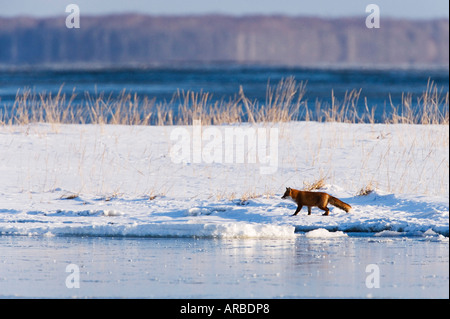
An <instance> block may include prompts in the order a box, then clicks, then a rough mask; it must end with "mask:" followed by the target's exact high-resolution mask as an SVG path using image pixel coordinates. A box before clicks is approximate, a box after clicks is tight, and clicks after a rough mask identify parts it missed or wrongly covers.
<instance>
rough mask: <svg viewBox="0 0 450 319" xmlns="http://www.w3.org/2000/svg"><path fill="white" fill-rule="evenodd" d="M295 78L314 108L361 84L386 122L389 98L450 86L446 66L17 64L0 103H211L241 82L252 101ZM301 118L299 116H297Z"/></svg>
mask: <svg viewBox="0 0 450 319" xmlns="http://www.w3.org/2000/svg"><path fill="white" fill-rule="evenodd" d="M287 77H294V78H295V80H296V81H297V82H298V83H300V82H303V83H306V95H305V97H304V100H307V102H308V106H309V108H310V109H313V108H314V105H315V102H316V101H320V102H321V104H322V106H324V105H330V104H331V92H332V91H333V93H334V96H335V98H336V99H337V101H343V99H344V95H345V93H346V92H349V91H351V90H353V89H357V90H359V89H361V95H360V99H359V100H358V111H360V112H364V110H365V98H366V99H367V102H368V106H369V107H370V108H371V107H376V113H375V114H376V120H377V121H383V118H382V117H383V115H385V113H386V112H387V113H388V112H389V109H390V105H391V101H392V103H393V104H394V105H396V106H399V105H400V104H401V98H402V94H403V93H410V94H412V95H413V102H415V101H416V99H417V98H418V97H419V96H420V95H421V94H422V93H423V92H424V91H425V90H426V89H427V84H428V81H429V80H431V81H433V82H434V83H435V84H436V86H437V88H438V89H439V90H442V91H443V92H447V91H448V89H449V72H448V69H433V70H427V69H415V70H405V69H396V70H394V69H389V70H369V69H306V68H275V67H250V66H236V65H226V66H222V65H221V66H201V67H200V66H195V67H181V68H180V67H177V68H170V67H166V68H115V69H82V70H78V69H70V70H69V69H55V68H52V69H45V68H19V69H3V70H0V99H1V100H0V106H1V108H2V109H4V110H5V109H6V110H8V109H10V108H11V107H12V105H13V103H14V100H15V99H16V94H17V92H18V90H23V89H24V88H29V89H31V90H32V92H33V93H35V94H39V93H47V94H48V93H50V92H51V93H52V94H53V95H55V94H56V93H57V92H58V90H59V89H60V88H61V86H62V85H63V87H62V92H63V93H66V94H67V96H71V95H72V93H73V92H74V93H76V99H75V100H74V103H75V104H78V105H80V107H83V105H85V103H83V101H84V99H86V94H85V93H86V92H88V93H89V94H90V95H91V96H95V95H96V94H98V93H99V92H103V93H104V96H106V97H111V98H115V97H117V96H118V95H119V94H120V93H121V92H122V91H123V90H126V91H127V92H130V93H133V94H134V93H136V94H137V96H138V97H139V99H140V100H142V99H143V98H145V97H147V98H149V99H153V98H154V99H156V102H164V101H165V102H169V101H170V100H171V99H172V97H173V95H174V93H175V92H176V91H177V90H184V91H188V90H191V91H195V92H200V91H203V92H208V93H210V94H211V95H212V97H211V102H214V101H218V100H219V101H220V100H225V101H227V100H229V99H230V98H231V99H234V98H235V97H236V96H237V95H238V92H239V87H240V86H242V87H243V89H244V93H245V95H246V96H247V98H249V99H250V100H251V101H257V103H259V104H264V103H265V102H266V91H267V85H268V83H269V82H270V84H271V85H276V84H277V83H278V82H279V81H280V80H281V79H283V78H287ZM299 119H301V116H299Z"/></svg>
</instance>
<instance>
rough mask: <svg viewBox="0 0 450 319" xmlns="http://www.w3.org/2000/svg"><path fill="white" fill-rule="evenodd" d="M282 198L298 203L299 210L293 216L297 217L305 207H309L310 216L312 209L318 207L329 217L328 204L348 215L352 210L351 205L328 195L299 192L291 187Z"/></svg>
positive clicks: (287, 188)
mask: <svg viewBox="0 0 450 319" xmlns="http://www.w3.org/2000/svg"><path fill="white" fill-rule="evenodd" d="M281 198H282V199H286V198H290V199H292V200H293V201H294V202H295V203H297V209H296V210H295V213H294V215H292V216H295V215H297V214H298V212H299V211H300V210H301V209H302V207H303V206H308V215H311V207H313V206H316V207H319V208H320V209H321V210H324V211H325V213H323V215H324V216H327V215H328V214H329V213H330V210H329V209H328V207H327V205H328V204H331V205H333V206H336V207H338V208H340V209H342V210H345V211H346V212H347V213H348V212H349V211H350V209H351V208H352V207H351V206H350V205H349V204H346V203H344V202H343V201H341V200H339V199H337V198H336V197H333V196H331V195H329V194H327V193H323V192H307V191H299V190H296V189H293V188H290V187H286V192H285V193H284V195H283V197H281Z"/></svg>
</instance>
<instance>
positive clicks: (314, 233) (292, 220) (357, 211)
mask: <svg viewBox="0 0 450 319" xmlns="http://www.w3.org/2000/svg"><path fill="white" fill-rule="evenodd" d="M344 200H345V201H346V202H348V203H349V204H350V205H352V206H353V209H352V211H351V212H350V213H345V212H343V211H341V210H339V209H337V208H332V209H331V213H330V216H322V215H321V214H322V213H321V211H320V210H319V209H317V208H313V212H312V215H309V216H308V215H306V214H307V212H306V209H303V210H302V211H301V212H300V214H299V215H298V216H291V214H292V213H293V211H294V210H295V204H293V203H292V202H290V201H283V200H281V199H280V197H279V196H270V197H260V198H254V199H250V200H248V201H246V202H245V203H241V202H236V201H226V200H222V201H217V202H208V201H206V200H203V201H201V200H199V201H198V203H199V204H200V205H197V206H193V207H189V208H185V207H186V206H189V205H193V204H195V202H192V201H183V200H180V199H178V200H175V199H173V200H169V199H167V198H161V199H155V200H153V201H151V202H148V201H145V200H141V201H138V203H136V200H122V199H116V200H113V201H110V202H108V204H106V205H104V206H108V207H105V208H104V209H82V210H77V209H73V208H72V209H65V210H62V209H58V210H56V211H48V212H47V211H18V210H7V209H0V234H2V235H38V236H42V235H45V236H119V237H120V236H132V237H211V238H292V237H294V236H296V234H302V233H306V236H307V237H311V238H317V237H328V238H330V237H340V236H345V235H346V233H374V234H375V235H376V236H392V235H393V234H396V235H408V236H431V235H434V236H438V235H443V236H446V237H448V236H449V216H448V202H438V201H435V202H431V203H428V202H426V201H421V200H420V199H419V200H415V199H411V198H409V197H408V196H396V195H392V194H386V195H382V194H380V193H379V192H373V193H372V194H370V195H368V196H357V197H352V198H350V197H349V198H345V199H344ZM168 203H170V204H168ZM64 204H69V203H68V201H64ZM89 205H93V204H89V203H88V201H87V202H84V204H83V206H89ZM94 205H95V204H94ZM69 206H70V205H69ZM168 207H170V209H167V208H168Z"/></svg>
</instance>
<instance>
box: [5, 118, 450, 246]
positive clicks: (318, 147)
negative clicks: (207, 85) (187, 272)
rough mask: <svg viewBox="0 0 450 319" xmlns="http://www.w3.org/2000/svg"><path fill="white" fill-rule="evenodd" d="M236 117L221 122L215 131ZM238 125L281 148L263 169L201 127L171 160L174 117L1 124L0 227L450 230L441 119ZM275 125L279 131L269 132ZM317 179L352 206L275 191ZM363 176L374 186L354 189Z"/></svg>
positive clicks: (25, 231) (227, 233)
mask: <svg viewBox="0 0 450 319" xmlns="http://www.w3.org/2000/svg"><path fill="white" fill-rule="evenodd" d="M235 127H236V126H235V125H228V126H225V125H224V126H218V127H216V128H215V129H216V130H219V131H218V132H216V133H215V136H217V135H218V134H217V133H220V132H224V133H223V136H226V135H225V130H227V129H228V130H230V129H233V128H235ZM239 127H240V128H241V129H242V130H244V131H245V130H246V129H252V128H253V127H257V128H258V132H260V131H263V130H267V133H268V134H266V135H267V138H268V140H267V143H266V144H267V148H266V149H265V150H266V151H267V152H268V153H270V152H273V151H274V150H276V151H277V154H275V155H277V158H276V159H277V160H276V161H272V162H271V165H272V164H274V163H275V164H276V165H277V166H276V167H275V166H273V165H272V166H270V168H271V171H270V172H269V171H268V170H263V169H262V168H267V161H264V160H263V156H261V153H260V151H261V149H260V148H258V152H253V151H251V150H249V149H247V150H245V148H244V150H245V151H246V153H245V154H244V157H243V158H244V159H245V161H244V162H242V160H240V161H239V162H231V163H230V162H229V161H228V160H229V158H227V159H225V158H224V160H223V161H221V157H220V156H217V155H218V153H215V154H212V153H211V152H213V153H214V148H213V147H212V146H214V145H218V144H217V140H216V141H215V142H214V141H211V139H207V138H206V137H205V138H204V139H203V140H202V141H203V142H204V144H203V148H202V149H200V153H198V150H196V149H195V147H196V146H195V141H191V142H192V143H191V145H188V146H189V147H191V149H193V152H192V153H193V154H200V155H199V156H200V157H197V161H195V162H194V161H189V160H182V161H177V160H176V159H174V158H173V154H174V152H173V149H172V147H173V146H174V145H175V144H176V143H177V141H173V140H172V139H171V135H172V132H173V130H175V129H179V128H180V127H177V126H115V125H58V124H54V125H51V124H32V125H23V126H2V127H0V234H3V235H26V236H118V237H122V236H130V237H131V236H136V237H213V238H294V237H295V236H306V237H307V238H335V237H342V236H347V234H348V233H355V232H356V233H367V234H370V235H371V236H374V238H379V237H390V236H404V235H407V236H421V237H424V238H431V239H433V240H442V239H443V238H444V239H445V238H447V240H448V236H449V198H448V195H449V174H448V173H449V172H448V167H449V150H448V146H449V135H448V134H449V131H448V126H444V125H442V126H439V125H384V124H376V125H370V124H343V123H316V122H294V123H280V124H258V125H255V126H251V125H248V124H241V125H239ZM181 128H182V129H183V130H181V132H192V130H193V128H192V127H189V126H183V127H181ZM207 128H208V127H207V126H204V127H201V129H203V130H206V129H207ZM197 129H198V128H197ZM270 129H275V130H276V133H277V140H274V139H272V140H269V130H270ZM255 132H256V131H255ZM271 132H272V131H271ZM219 135H220V134H219ZM192 136H193V137H194V135H192ZM257 136H258V137H259V136H263V135H257ZM274 136H275V135H274ZM210 137H211V136H209V137H208V138H210ZM274 141H275V142H276V144H277V145H274V144H271V143H272V142H274ZM258 142H259V141H258ZM214 143H216V144H214ZM245 145H246V147H247V148H251V147H258V146H257V145H252V144H251V143H250V142H248V141H247V143H246V144H245ZM258 145H260V144H258ZM240 149H242V147H241V148H240ZM223 150H224V151H229V150H227V149H226V148H223ZM202 151H203V152H204V153H201V152H202ZM196 152H197V153H196ZM205 152H209V153H211V154H212V155H216V156H215V157H214V158H215V159H217V160H216V161H215V162H212V163H211V161H210V160H208V161H206V160H202V157H201V155H202V154H203V155H204V158H205V159H206V158H208V159H210V158H212V157H211V156H209V155H211V154H209V153H208V154H206V153H205ZM247 153H251V154H253V155H252V156H253V157H252V158H251V160H249V159H248V158H247ZM175 154H176V153H175ZM255 154H256V158H255ZM206 155H208V156H209V157H207V156H206ZM266 155H267V156H269V155H270V156H271V158H272V159H275V157H274V154H273V153H272V154H264V156H266ZM235 156H236V157H235V158H234V160H235V161H237V159H236V158H237V154H235ZM241 159H242V157H241ZM273 169H274V172H272V170H273ZM320 178H324V180H325V186H324V187H323V188H322V189H321V190H320V191H324V192H327V193H330V194H332V195H333V196H335V197H338V198H339V199H341V200H342V201H344V202H346V203H348V204H350V205H351V206H352V210H351V212H350V213H346V212H344V211H342V210H339V209H338V208H335V207H333V206H329V208H330V215H329V216H322V212H321V211H320V210H319V209H318V208H317V207H313V209H312V214H311V215H309V216H308V215H307V208H306V207H304V208H303V209H302V211H301V212H300V213H299V214H298V215H297V216H291V215H292V214H293V213H294V211H295V208H296V205H295V204H294V203H292V202H291V201H288V200H282V199H281V196H282V195H283V193H284V190H285V187H292V188H296V189H302V188H303V185H304V184H306V183H309V184H310V183H312V182H314V181H315V180H317V179H320ZM368 185H371V186H372V188H373V191H372V192H371V193H370V194H368V195H365V196H358V192H359V190H360V189H361V188H363V187H365V186H368Z"/></svg>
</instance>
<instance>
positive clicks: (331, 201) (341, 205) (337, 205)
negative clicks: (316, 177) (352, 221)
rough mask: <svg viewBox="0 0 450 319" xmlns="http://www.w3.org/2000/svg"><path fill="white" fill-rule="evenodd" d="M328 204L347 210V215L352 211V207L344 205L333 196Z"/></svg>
mask: <svg viewBox="0 0 450 319" xmlns="http://www.w3.org/2000/svg"><path fill="white" fill-rule="evenodd" d="M328 202H329V203H330V204H331V205H333V206H336V207H338V208H340V209H342V210H345V211H346V212H347V213H348V212H349V211H350V209H352V206H350V205H349V204H347V203H344V202H343V201H341V200H340V199H337V198H336V197H333V196H330V197H329V199H328Z"/></svg>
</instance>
